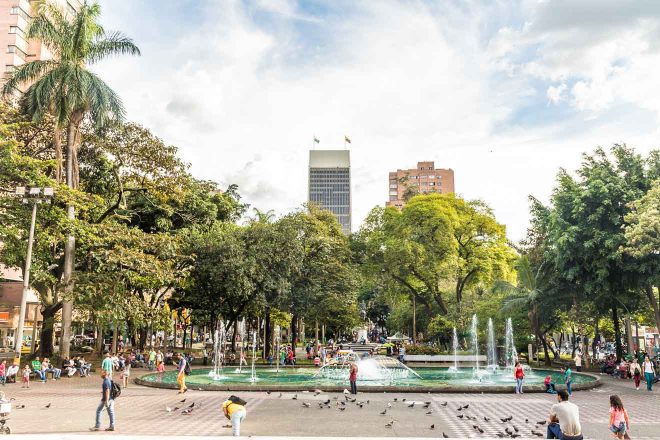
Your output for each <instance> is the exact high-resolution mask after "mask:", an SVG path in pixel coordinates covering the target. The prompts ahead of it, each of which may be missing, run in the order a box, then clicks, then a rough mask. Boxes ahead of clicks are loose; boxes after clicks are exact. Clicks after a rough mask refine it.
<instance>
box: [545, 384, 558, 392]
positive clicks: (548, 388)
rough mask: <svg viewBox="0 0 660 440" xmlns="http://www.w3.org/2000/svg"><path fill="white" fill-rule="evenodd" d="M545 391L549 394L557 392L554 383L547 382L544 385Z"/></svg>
mask: <svg viewBox="0 0 660 440" xmlns="http://www.w3.org/2000/svg"><path fill="white" fill-rule="evenodd" d="M545 392H546V393H550V394H557V390H556V389H555V384H554V383H549V384H547V385H546V386H545Z"/></svg>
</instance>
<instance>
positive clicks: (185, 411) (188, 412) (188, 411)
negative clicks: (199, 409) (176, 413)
mask: <svg viewBox="0 0 660 440" xmlns="http://www.w3.org/2000/svg"><path fill="white" fill-rule="evenodd" d="M193 409H194V408H186V409H184V410H183V411H181V414H190V413H191V412H193Z"/></svg>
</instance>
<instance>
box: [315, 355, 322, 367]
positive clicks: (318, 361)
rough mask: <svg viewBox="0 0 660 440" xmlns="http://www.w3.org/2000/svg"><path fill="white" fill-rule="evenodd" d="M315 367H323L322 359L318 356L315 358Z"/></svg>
mask: <svg viewBox="0 0 660 440" xmlns="http://www.w3.org/2000/svg"><path fill="white" fill-rule="evenodd" d="M314 366H315V367H319V366H321V358H319V357H318V356H316V357H314Z"/></svg>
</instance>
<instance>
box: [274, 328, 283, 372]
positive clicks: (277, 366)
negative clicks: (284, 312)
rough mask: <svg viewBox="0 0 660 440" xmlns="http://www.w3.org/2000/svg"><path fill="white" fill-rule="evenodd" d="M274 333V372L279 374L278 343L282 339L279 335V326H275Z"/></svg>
mask: <svg viewBox="0 0 660 440" xmlns="http://www.w3.org/2000/svg"><path fill="white" fill-rule="evenodd" d="M274 331H275V371H276V372H277V373H279V372H280V343H281V339H282V336H281V334H280V333H281V330H280V326H279V325H276V326H275V329H274Z"/></svg>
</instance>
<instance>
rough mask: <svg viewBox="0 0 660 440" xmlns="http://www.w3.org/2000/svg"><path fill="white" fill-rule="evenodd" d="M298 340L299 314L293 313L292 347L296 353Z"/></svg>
mask: <svg viewBox="0 0 660 440" xmlns="http://www.w3.org/2000/svg"><path fill="white" fill-rule="evenodd" d="M297 342H298V316H297V315H293V316H292V317H291V348H292V349H293V353H294V355H295V353H296V344H297Z"/></svg>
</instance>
